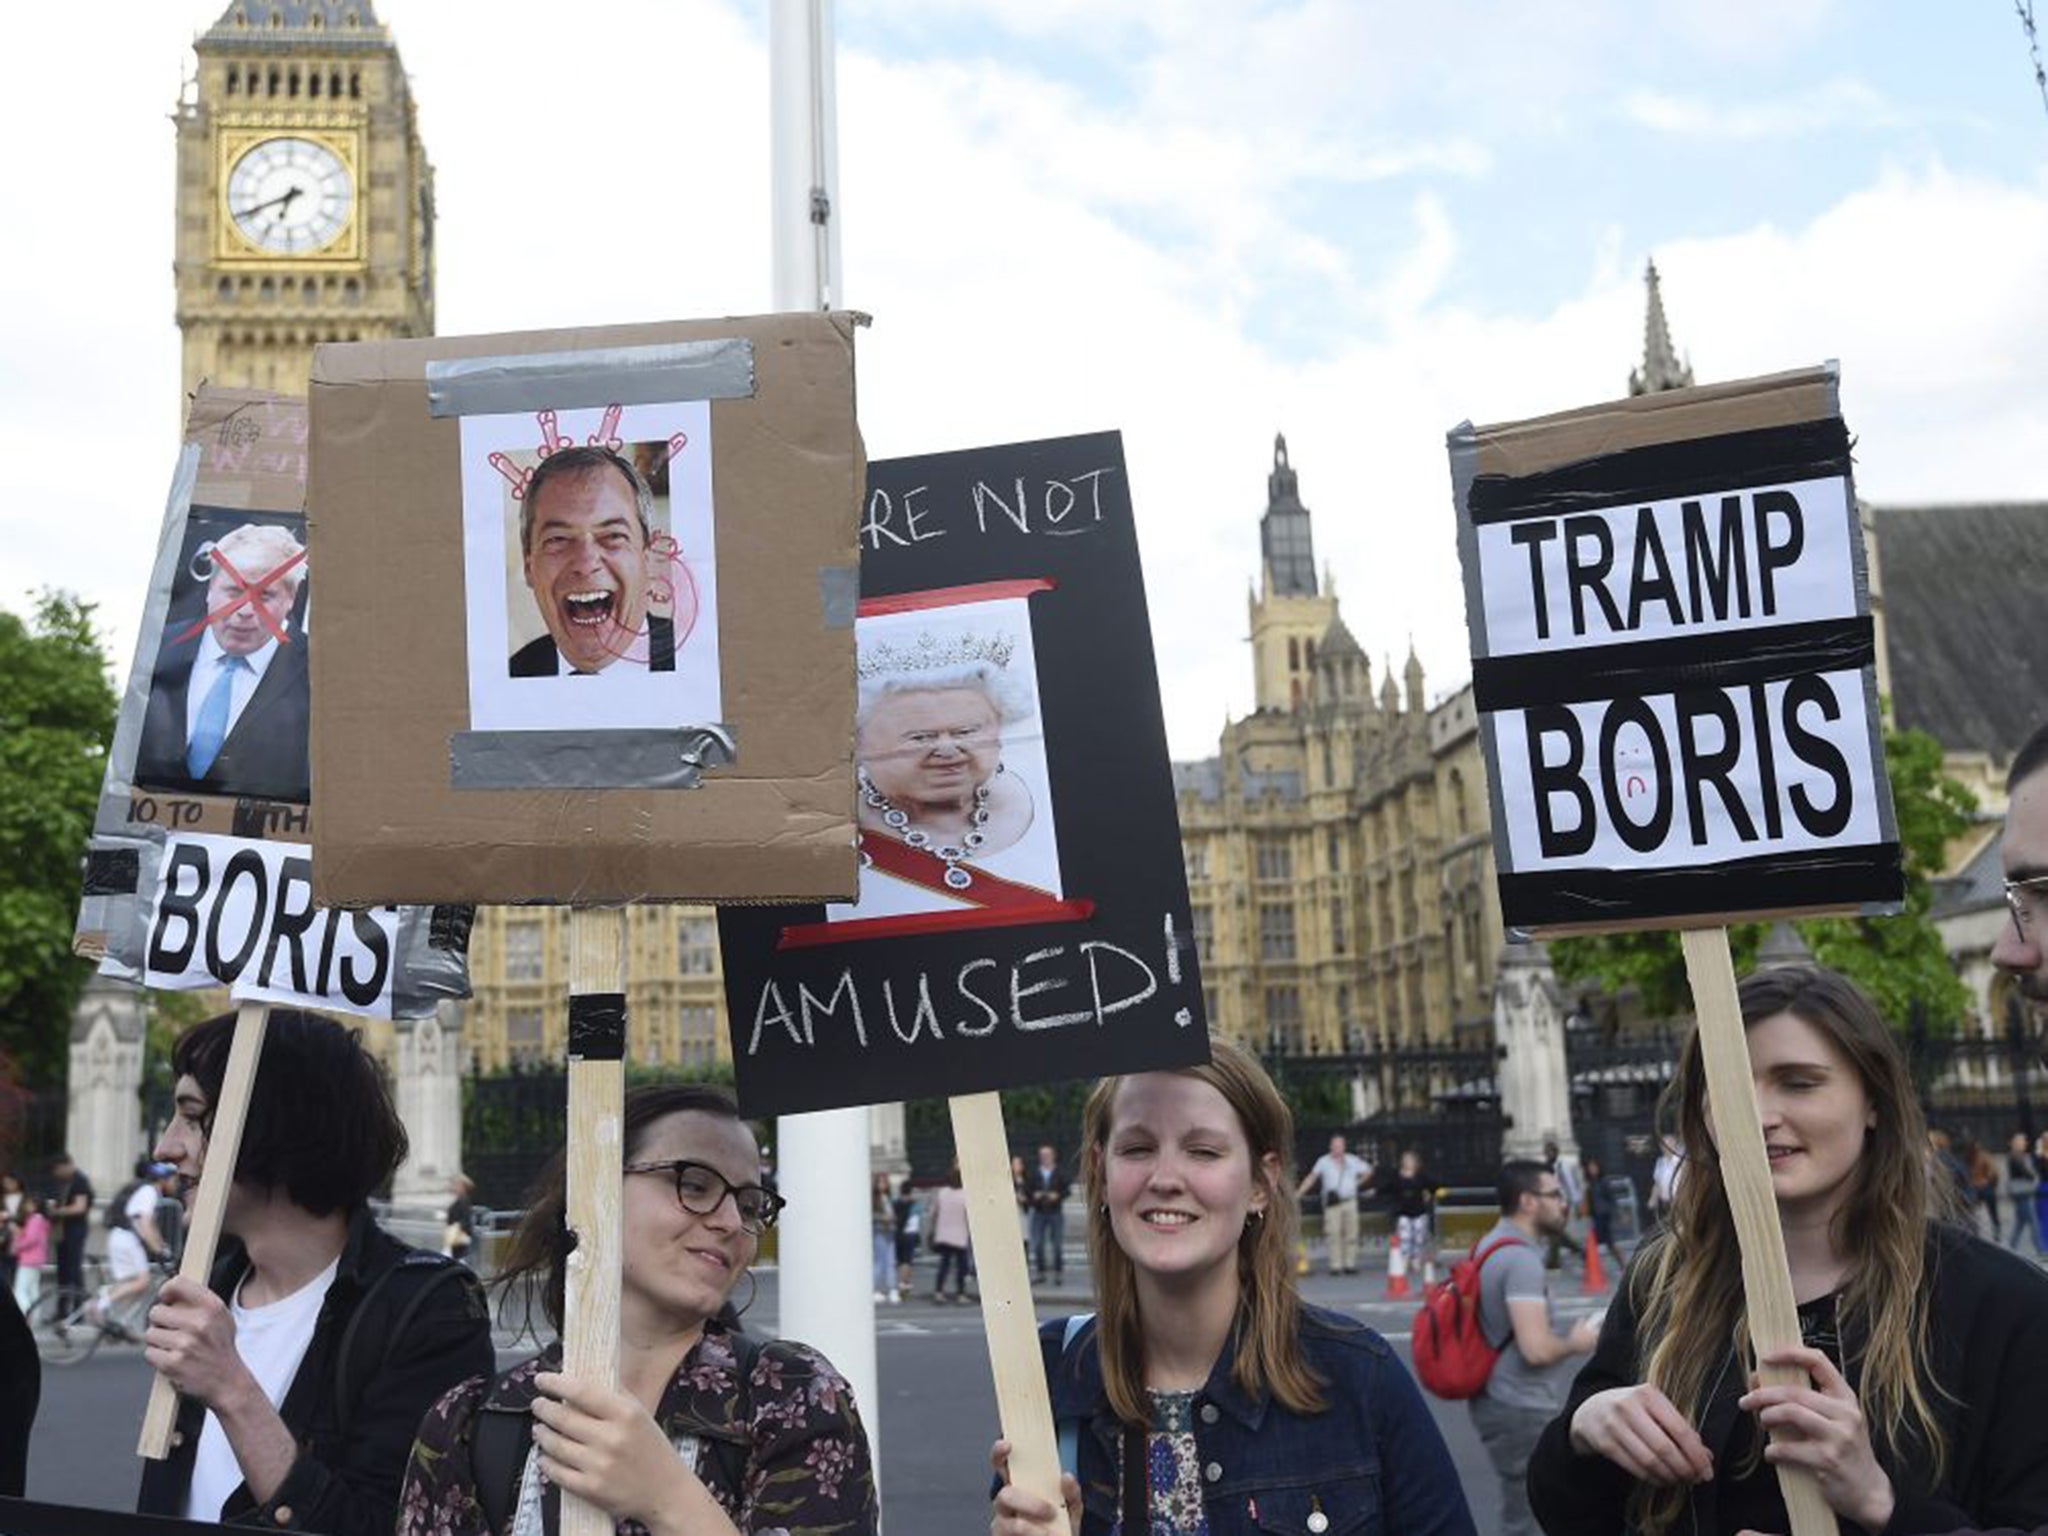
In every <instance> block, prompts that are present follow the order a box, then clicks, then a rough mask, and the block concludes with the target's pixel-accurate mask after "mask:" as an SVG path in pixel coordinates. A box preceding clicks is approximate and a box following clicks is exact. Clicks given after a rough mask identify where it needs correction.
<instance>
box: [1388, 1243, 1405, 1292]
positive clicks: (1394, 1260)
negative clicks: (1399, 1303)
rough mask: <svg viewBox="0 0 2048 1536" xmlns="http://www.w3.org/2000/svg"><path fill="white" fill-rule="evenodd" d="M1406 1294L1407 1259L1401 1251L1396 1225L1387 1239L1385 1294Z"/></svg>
mask: <svg viewBox="0 0 2048 1536" xmlns="http://www.w3.org/2000/svg"><path fill="white" fill-rule="evenodd" d="M1407 1294H1408V1259H1407V1256H1406V1255H1405V1254H1403V1253H1402V1252H1401V1232H1400V1229H1399V1228H1398V1227H1397V1228H1395V1230H1394V1232H1393V1235H1392V1236H1390V1237H1389V1238H1388V1239H1387V1295H1388V1297H1389V1298H1390V1299H1398V1298H1399V1297H1402V1296H1406V1295H1407Z"/></svg>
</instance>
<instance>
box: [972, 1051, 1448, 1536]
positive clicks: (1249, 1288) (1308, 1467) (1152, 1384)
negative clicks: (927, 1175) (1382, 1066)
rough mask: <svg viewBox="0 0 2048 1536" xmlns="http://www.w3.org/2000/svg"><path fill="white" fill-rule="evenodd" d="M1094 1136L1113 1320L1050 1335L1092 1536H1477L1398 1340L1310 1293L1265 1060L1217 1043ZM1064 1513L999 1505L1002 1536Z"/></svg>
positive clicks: (1137, 1092) (1092, 1239)
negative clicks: (1316, 1303)
mask: <svg viewBox="0 0 2048 1536" xmlns="http://www.w3.org/2000/svg"><path fill="white" fill-rule="evenodd" d="M1084 1139H1085V1141H1086V1148H1085V1151H1084V1153H1083V1176H1084V1178H1085V1181H1086V1188H1087V1196H1088V1251H1089V1257H1090V1259H1091V1260H1092V1262H1093V1267H1094V1272H1095V1283H1096V1300H1097V1304H1098V1306H1099V1308H1100V1311H1099V1314H1098V1316H1096V1317H1095V1318H1093V1319H1090V1320H1088V1321H1086V1322H1085V1323H1081V1324H1079V1325H1078V1326H1077V1325H1072V1324H1069V1323H1068V1322H1066V1321H1064V1320H1062V1321H1056V1322H1053V1323H1049V1324H1047V1325H1046V1327H1045V1329H1044V1330H1043V1332H1042V1334H1041V1342H1042V1344H1043V1346H1044V1350H1045V1358H1046V1374H1047V1378H1048V1381H1049V1382H1050V1384H1051V1389H1052V1405H1053V1417H1054V1418H1055V1420H1056V1421H1058V1423H1059V1427H1060V1431H1061V1441H1062V1445H1063V1447H1065V1446H1067V1445H1069V1444H1071V1445H1072V1446H1073V1450H1074V1455H1073V1457H1072V1458H1071V1459H1072V1460H1073V1461H1074V1463H1075V1465H1073V1466H1072V1467H1071V1468H1070V1470H1069V1474H1068V1475H1067V1476H1065V1477H1063V1478H1062V1492H1063V1494H1064V1495H1065V1499H1066V1503H1067V1510H1068V1518H1069V1521H1070V1523H1071V1525H1072V1527H1073V1529H1074V1530H1075V1531H1076V1532H1078V1533H1080V1536H1111V1533H1121V1536H1194V1533H1197V1532H1204V1533H1207V1536H1238V1533H1252V1532H1288V1533H1301V1536H1341V1533H1344V1532H1365V1531H1375V1532H1378V1531H1389V1532H1391V1531H1398V1532H1401V1533H1403V1536H1470V1533H1471V1532H1472V1530H1473V1526H1472V1516H1471V1514H1470V1512H1469V1511H1468V1510H1467V1509H1466V1506H1465V1496H1464V1493H1463V1492H1462V1491H1461V1490H1460V1488H1459V1485H1458V1474H1457V1471H1456V1469H1455V1468H1454V1467H1453V1465H1452V1463H1451V1457H1450V1453H1449V1451H1448V1450H1446V1449H1445V1447H1444V1442H1443V1438H1442V1436H1441V1435H1439V1434H1438V1433H1437V1429H1436V1425H1435V1422H1434V1420H1432V1419H1431V1417H1430V1414H1429V1410H1428V1408H1427V1407H1426V1406H1425V1405H1424V1403H1423V1401H1422V1395H1421V1393H1420V1392H1419V1391H1418V1390H1417V1388H1416V1386H1415V1383H1414V1382H1413V1381H1412V1380H1411V1379H1410V1378H1409V1376H1408V1374H1407V1372H1406V1371H1404V1370H1403V1369H1402V1367H1401V1364H1400V1362H1399V1361H1398V1360H1397V1359H1395V1357H1394V1353H1393V1351H1392V1350H1391V1349H1390V1348H1389V1347H1388V1346H1387V1343H1386V1341H1385V1340H1384V1339H1382V1338H1381V1337H1380V1336H1379V1335H1378V1334H1376V1333H1374V1332H1373V1331H1372V1330H1371V1329H1370V1328H1367V1327H1365V1326H1364V1325H1363V1324H1360V1323H1358V1322H1355V1321H1353V1320H1351V1319H1349V1318H1347V1317H1344V1316H1342V1315H1341V1314H1339V1313H1335V1312H1328V1311H1324V1310H1322V1309H1321V1308H1317V1307H1310V1306H1306V1305H1304V1304H1303V1303H1302V1301H1301V1299H1300V1297H1299V1296H1298V1295H1297V1294H1296V1292H1295V1287H1294V1247H1295V1214H1296V1213H1295V1206H1294V1202H1293V1201H1292V1199H1290V1198H1289V1196H1288V1193H1287V1192H1288V1191H1290V1190H1292V1189H1293V1188H1294V1172H1293V1169H1292V1167H1291V1166H1290V1163H1291V1161H1292V1148H1293V1146H1294V1123H1293V1116H1292V1115H1291V1114H1290V1113H1289V1112H1288V1109H1287V1105H1286V1103H1285V1101H1283V1100H1282V1099H1281V1097H1280V1095H1279V1094H1278V1092H1276V1091H1275V1089H1274V1087H1273V1084H1272V1080H1271V1079H1270V1078H1268V1077H1267V1076H1266V1074H1265V1072H1264V1070H1263V1069H1262V1068H1261V1067H1260V1066H1259V1064H1258V1062H1257V1061H1255V1060H1254V1059H1253V1058H1252V1057H1250V1056H1249V1055H1247V1054H1246V1053H1245V1052H1244V1051H1242V1050H1240V1049H1239V1048H1238V1047H1236V1046H1234V1045H1232V1044H1230V1043H1229V1042H1227V1041H1223V1040H1212V1041H1211V1042H1210V1061H1209V1063H1208V1065H1206V1066H1200V1067H1191V1068H1188V1069H1186V1070H1183V1071H1178V1072H1148V1073H1142V1074H1139V1075H1136V1076H1130V1077H1121V1078H1117V1077H1112V1078H1105V1079H1103V1081H1102V1082H1101V1083H1100V1084H1098V1085H1097V1087H1096V1089H1095V1091H1094V1093H1093V1094H1092V1095H1091V1096H1090V1098H1089V1100H1088V1108H1087V1112H1086V1119H1085V1122H1084ZM1009 1449H1010V1448H1009V1445H1008V1443H1007V1442H1005V1441H1000V1440H999V1441H997V1442H996V1445H995V1448H994V1461H995V1465H996V1471H997V1473H998V1475H999V1476H1000V1477H1003V1478H1004V1481H1005V1483H1007V1476H1006V1474H1007V1468H1008V1462H1009ZM1141 1501H1142V1507H1143V1511H1144V1512H1143V1514H1142V1515H1139V1514H1138V1512H1137V1511H1138V1506H1139V1505H1140V1503H1141ZM1054 1513H1055V1512H1054V1509H1053V1507H1052V1505H1051V1504H1050V1503H1048V1502H1047V1501H1046V1500H1044V1499H1042V1498H1039V1497H1036V1496H1034V1495H1032V1494H1030V1493H1027V1492H1026V1491H1025V1490H1023V1489H1021V1488H1013V1487H1009V1486H1003V1487H1000V1488H999V1489H998V1490H997V1493H996V1498H995V1515H994V1522H993V1531H994V1536H1039V1533H1042V1532H1046V1531H1049V1530H1050V1529H1051V1528H1052V1522H1053V1518H1054Z"/></svg>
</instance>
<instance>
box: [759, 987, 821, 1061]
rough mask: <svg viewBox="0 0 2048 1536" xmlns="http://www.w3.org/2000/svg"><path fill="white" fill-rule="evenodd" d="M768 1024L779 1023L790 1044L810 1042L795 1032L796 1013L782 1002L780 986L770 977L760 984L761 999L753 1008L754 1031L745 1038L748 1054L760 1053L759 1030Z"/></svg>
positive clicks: (807, 1043)
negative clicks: (772, 1005) (772, 1008)
mask: <svg viewBox="0 0 2048 1536" xmlns="http://www.w3.org/2000/svg"><path fill="white" fill-rule="evenodd" d="M770 1003H773V1004H774V1005H775V1013H774V1016H773V1017H772V1018H771V1017H770V1016H769V1012H768V1005H769V1004H770ZM770 1024H780V1025H781V1026H782V1030H783V1033H784V1034H786V1035H788V1036H789V1043H790V1044H791V1045H809V1044H810V1043H811V1042H810V1041H809V1040H807V1039H805V1038H804V1037H803V1036H802V1035H800V1034H798V1033H797V1030H796V1015H795V1014H793V1013H791V1012H790V1011H789V1004H788V1003H786V1002H784V1001H783V998H782V988H780V987H778V986H777V985H776V984H775V982H774V980H773V978H770V979H769V980H768V981H767V982H766V983H764V984H763V985H762V987H761V1001H760V1002H759V1003H758V1004H757V1005H756V1006H755V1008H754V1032H753V1034H752V1035H750V1036H749V1037H748V1038H747V1054H748V1055H749V1056H758V1055H760V1054H761V1031H762V1030H763V1029H765V1028H767V1027H768V1025H770Z"/></svg>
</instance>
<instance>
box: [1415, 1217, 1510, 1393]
mask: <svg viewBox="0 0 2048 1536" xmlns="http://www.w3.org/2000/svg"><path fill="white" fill-rule="evenodd" d="M1510 1243H1523V1244H1524V1246H1529V1245H1528V1244H1527V1243H1526V1242H1525V1240H1524V1239H1522V1238H1519V1237H1498V1238H1495V1239H1494V1240H1493V1241H1492V1242H1490V1243H1488V1244H1487V1245H1486V1246H1485V1247H1484V1248H1475V1249H1474V1250H1473V1251H1472V1252H1471V1253H1470V1254H1468V1255H1467V1256H1466V1257H1464V1258H1462V1259H1460V1260H1458V1262H1457V1263H1455V1264H1453V1265H1452V1266H1451V1275H1450V1278H1449V1279H1448V1280H1439V1281H1437V1282H1436V1284H1434V1285H1432V1286H1430V1287H1429V1288H1428V1289H1427V1290H1425V1291H1424V1292H1423V1293H1422V1306H1421V1307H1420V1308H1419V1309H1418V1310H1417V1311H1416V1313H1415V1336H1414V1338H1413V1339H1412V1340H1411V1343H1410V1347H1411V1349H1412V1350H1413V1352H1414V1355H1415V1375H1416V1378H1417V1379H1418V1380H1419V1381H1420V1382H1421V1383H1422V1384H1423V1385H1424V1386H1425V1387H1427V1388H1429V1390H1430V1391H1432V1392H1434V1393H1435V1394H1436V1395H1437V1396H1438V1397H1444V1398H1450V1399H1452V1400H1453V1401H1456V1400H1458V1399H1462V1398H1468V1397H1477V1396H1478V1395H1479V1393H1480V1391H1481V1389H1483V1388H1484V1387H1485V1385H1486V1378H1487V1377H1489V1376H1491V1375H1492V1374H1493V1362H1494V1361H1496V1360H1498V1359H1499V1358H1500V1350H1498V1349H1496V1348H1495V1347H1494V1346H1493V1345H1491V1344H1489V1343H1487V1342H1486V1333H1485V1330H1484V1329H1482V1328H1481V1327H1480V1326H1479V1271H1480V1268H1481V1266H1483V1265H1484V1264H1485V1263H1486V1261H1487V1260H1488V1259H1490V1258H1492V1257H1493V1255H1494V1253H1495V1252H1496V1251H1497V1250H1499V1249H1501V1248H1505V1247H1506V1246H1507V1245H1508V1244H1510ZM1503 1342H1505V1341H1503Z"/></svg>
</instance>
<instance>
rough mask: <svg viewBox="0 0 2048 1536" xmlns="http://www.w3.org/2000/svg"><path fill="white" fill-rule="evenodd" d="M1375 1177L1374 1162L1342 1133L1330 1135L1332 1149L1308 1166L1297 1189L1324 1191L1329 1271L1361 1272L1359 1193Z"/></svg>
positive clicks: (1306, 1191)
mask: <svg viewBox="0 0 2048 1536" xmlns="http://www.w3.org/2000/svg"><path fill="white" fill-rule="evenodd" d="M1371 1178H1372V1164H1370V1163H1368V1162H1366V1161H1365V1159H1363V1158H1361V1157H1357V1156H1354V1155H1353V1154H1352V1152H1351V1151H1350V1150H1349V1149H1348V1148H1347V1147H1346V1146H1345V1144H1344V1138H1343V1137H1342V1136H1332V1137H1331V1138H1330V1150H1329V1151H1327V1152H1325V1153H1324V1154H1323V1155H1322V1156H1321V1157H1319V1158H1317V1159H1316V1160H1315V1161H1314V1162H1313V1163H1311V1164H1310V1165H1309V1170H1308V1172H1307V1173H1305V1174H1303V1175H1302V1179H1301V1184H1300V1186H1299V1187H1298V1188H1297V1189H1296V1190H1295V1193H1296V1194H1297V1195H1305V1194H1307V1193H1308V1192H1309V1189H1310V1187H1311V1186H1314V1187H1315V1188H1317V1189H1319V1190H1320V1191H1321V1192H1322V1204H1323V1241H1324V1243H1325V1244H1326V1245H1327V1247H1328V1249H1329V1265H1330V1273H1331V1274H1333V1275H1355V1274H1357V1273H1358V1196H1359V1192H1360V1191H1361V1190H1362V1189H1363V1188H1364V1187H1365V1184H1366V1182H1367V1181H1369V1180H1370V1179H1371Z"/></svg>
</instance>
